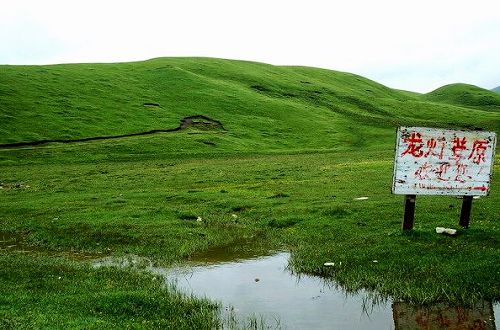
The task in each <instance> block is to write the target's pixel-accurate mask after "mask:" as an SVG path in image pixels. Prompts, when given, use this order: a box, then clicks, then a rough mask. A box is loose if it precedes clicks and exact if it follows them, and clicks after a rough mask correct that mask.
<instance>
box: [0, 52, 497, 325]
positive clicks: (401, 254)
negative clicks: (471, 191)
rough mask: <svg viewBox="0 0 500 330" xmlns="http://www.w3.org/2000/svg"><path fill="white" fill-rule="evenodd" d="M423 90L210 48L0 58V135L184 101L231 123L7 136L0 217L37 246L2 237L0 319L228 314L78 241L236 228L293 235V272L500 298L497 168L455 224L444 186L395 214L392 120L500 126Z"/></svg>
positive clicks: (145, 248)
mask: <svg viewBox="0 0 500 330" xmlns="http://www.w3.org/2000/svg"><path fill="white" fill-rule="evenodd" d="M461 88H463V89H467V87H464V86H462V87H461ZM470 92H471V93H473V92H474V93H476V94H477V93H479V92H478V91H477V89H475V88H472V87H471V88H470ZM480 92H481V93H485V92H483V91H480ZM433 93H434V92H433ZM431 94H432V93H431ZM451 94H453V93H450V95H451ZM484 95H486V94H484ZM450 97H451V96H450ZM431 99H432V97H431V96H430V94H427V95H419V94H415V93H408V92H404V91H397V90H392V89H389V88H387V87H384V86H382V85H379V84H377V83H375V82H373V81H370V80H367V79H365V78H362V77H359V76H356V75H352V74H348V73H341V72H334V71H328V70H321V69H314V68H304V67H275V66H270V65H265V64H259V63H250V62H240V61H228V60H215V59H201V58H193V59H191V58H188V59H181V58H178V59H154V60H150V61H145V62H137V63H123V64H81V65H56V66H0V116H1V120H0V131H1V134H0V143H15V142H26V141H37V140H40V139H79V138H85V137H93V136H113V135H121V134H130V133H137V132H143V131H148V130H151V129H169V128H175V127H177V126H178V125H179V121H180V120H181V119H182V118H184V117H187V116H192V115H204V116H208V117H210V118H212V119H214V120H218V121H220V122H221V123H222V124H223V125H224V128H225V129H226V131H223V130H207V129H201V128H189V129H186V130H183V131H179V132H173V133H159V134H155V135H149V136H138V137H129V138H122V139H114V140H102V141H93V142H86V143H70V144H62V143H53V144H48V145H44V146H38V147H25V148H14V149H0V186H1V187H2V188H1V189H0V226H1V231H3V232H9V233H15V234H16V235H17V237H18V239H22V240H23V243H22V244H23V245H24V249H27V250H32V252H30V253H27V254H22V253H20V252H16V251H13V250H12V249H6V248H3V249H2V250H1V251H0V268H1V272H2V276H1V281H0V286H2V292H8V294H7V295H5V296H3V297H2V300H0V313H1V314H0V316H1V317H0V319H3V320H4V321H2V322H3V324H2V326H4V327H9V326H10V327H14V328H16V327H21V328H22V327H24V328H29V327H33V328H71V327H73V328H82V327H91V326H95V327H97V328H106V327H109V328H112V327H113V324H115V323H116V324H118V327H121V328H124V327H137V328H141V327H152V328H154V327H166V328H169V327H170V328H193V327H194V328H198V325H197V324H203V323H189V322H203V321H202V320H207V321H206V322H205V323H204V324H206V325H207V326H208V327H217V326H220V323H218V322H220V321H219V320H218V319H217V317H216V316H215V314H214V310H215V308H216V307H215V305H214V304H212V303H209V302H206V301H202V300H198V299H191V298H187V297H184V296H182V295H179V294H176V293H175V292H174V291H171V290H169V289H161V290H160V289H159V288H158V286H157V285H156V284H155V283H153V281H152V280H151V277H150V276H148V275H145V274H133V273H130V272H125V271H110V270H102V269H101V270H95V269H91V268H89V265H88V262H85V261H77V260H73V259H72V258H74V256H75V255H76V254H77V253H78V254H81V253H84V254H90V255H94V256H99V255H124V254H137V255H141V256H147V257H149V258H152V259H154V260H155V261H156V262H158V263H161V264H163V265H167V266H168V265H169V264H170V263H172V262H174V261H179V260H183V259H184V258H187V257H188V256H189V255H191V254H193V253H196V252H200V251H204V250H207V249H210V248H213V247H216V246H224V245H231V244H238V242H241V241H255V242H260V243H265V244H269V245H272V246H275V247H283V248H288V249H290V250H291V251H292V260H291V266H292V267H293V268H294V269H295V270H296V271H300V272H306V273H311V274H318V275H322V276H326V277H328V278H331V279H333V280H335V281H337V282H338V283H340V284H341V285H342V286H344V287H345V288H346V289H347V290H354V291H355V290H358V289H362V288H365V289H369V290H374V291H375V292H376V293H378V294H382V295H389V296H392V297H395V298H396V299H402V300H406V301H410V302H418V303H428V302H435V301H449V302H452V303H456V304H460V303H471V302H473V301H475V300H476V299H479V298H481V299H487V300H495V301H498V300H499V298H500V286H499V283H500V277H499V274H500V266H499V265H498V262H497V260H498V259H499V252H498V242H499V239H500V228H499V226H498V221H499V220H500V217H499V214H500V212H499V211H500V210H499V205H500V193H499V192H500V190H499V189H497V187H498V186H499V185H500V179H499V178H498V175H496V174H495V175H494V177H493V184H492V187H493V188H492V192H491V195H490V196H488V197H485V198H481V199H479V200H474V203H473V215H472V220H471V228H470V229H468V230H460V231H459V235H458V236H457V237H448V236H442V235H437V234H435V233H434V228H435V227H437V226H444V227H455V228H456V227H457V226H458V216H459V212H460V202H461V201H460V200H459V199H456V198H452V197H437V196H436V197H420V196H419V197H418V198H417V210H416V222H415V229H414V231H413V232H411V233H403V232H401V230H400V227H401V220H402V219H401V218H402V205H403V197H402V196H394V195H391V194H390V186H391V183H392V182H391V180H392V166H393V165H392V163H393V147H394V141H395V129H396V127H397V126H398V125H400V124H405V125H426V126H433V127H458V128H474V127H476V128H482V129H489V130H496V131H498V130H499V128H500V114H499V112H498V108H497V107H496V106H494V105H492V104H487V105H481V104H465V103H463V102H462V103H460V104H458V103H457V102H451V101H450V98H444V99H438V98H434V99H432V100H431ZM144 103H158V104H159V105H160V106H159V107H151V106H144V105H143V104H144ZM497 154H498V153H497ZM494 170H495V171H496V172H498V170H499V161H498V157H497V160H496V165H495V169H494ZM362 196H366V197H368V199H367V200H355V198H357V197H362ZM233 214H236V215H237V216H236V217H234V216H233ZM198 217H201V218H202V221H201V222H197V221H196V219H197V218H198ZM374 260H376V261H377V262H374ZM325 262H335V263H336V265H339V264H340V262H342V266H336V267H329V268H326V267H324V266H323V264H324V263H325ZM61 273H63V274H67V275H63V276H62V279H63V280H60V281H58V280H57V279H58V278H59V276H61V275H59V274H61ZM44 274H47V276H45V277H44ZM16 278H19V280H16ZM64 279H66V280H64ZM107 283H112V285H111V286H110V287H109V290H108V289H107V288H108V287H107ZM18 297H21V299H17V298H18ZM66 302H70V303H66ZM89 302H95V304H94V305H95V306H96V307H95V308H97V309H95V308H94V307H93V308H94V309H88V308H87V305H88V304H89ZM54 306H58V308H54ZM153 311H154V313H153ZM158 311H160V312H158ZM170 311H171V312H170ZM184 312H185V313H187V314H184ZM155 313H157V314H155ZM152 314H155V315H152ZM19 315H28V316H29V317H27V318H20V317H19ZM186 315H189V316H188V317H187V316H186ZM72 316H74V317H72ZM76 316H78V317H76ZM149 321H151V322H152V323H151V324H149V323H147V322H149ZM96 322H102V324H101V323H96ZM143 322H146V323H143ZM162 322H163V323H162ZM168 322H170V323H168ZM183 322H188V323H183Z"/></svg>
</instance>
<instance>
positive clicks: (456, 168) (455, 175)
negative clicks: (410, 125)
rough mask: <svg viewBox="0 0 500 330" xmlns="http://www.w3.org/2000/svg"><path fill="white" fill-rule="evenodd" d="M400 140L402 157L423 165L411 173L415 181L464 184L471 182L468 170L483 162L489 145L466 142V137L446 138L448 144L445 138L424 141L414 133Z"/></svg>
mask: <svg viewBox="0 0 500 330" xmlns="http://www.w3.org/2000/svg"><path fill="white" fill-rule="evenodd" d="M402 139H403V142H404V144H405V149H404V151H403V152H402V153H401V157H414V158H416V159H422V161H423V163H422V162H421V161H418V167H417V168H416V170H414V173H413V175H414V178H415V179H417V180H419V181H424V180H438V181H450V182H460V183H464V182H467V181H468V180H470V179H472V174H471V173H469V172H470V171H471V170H470V168H471V166H472V165H473V164H476V165H481V164H482V163H485V162H486V159H485V157H486V151H487V149H488V144H489V141H488V140H486V139H472V138H469V139H470V140H469V139H468V137H467V136H457V135H454V136H453V137H450V136H448V140H447V138H446V137H445V136H444V135H443V136H431V137H428V138H426V137H425V136H424V134H423V133H421V132H415V131H414V132H411V133H409V134H407V135H406V136H404V137H403V138H402ZM424 159H425V160H424ZM416 161H417V160H416ZM472 167H474V166H472ZM479 171H481V169H479ZM478 174H479V173H478Z"/></svg>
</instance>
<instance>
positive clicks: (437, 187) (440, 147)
mask: <svg viewBox="0 0 500 330" xmlns="http://www.w3.org/2000/svg"><path fill="white" fill-rule="evenodd" d="M495 145H496V135H495V133H493V132H483V131H455V130H446V129H437V128H426V127H400V128H399V129H398V132H397V142H396V156H395V164H394V176H393V184H392V192H393V193H394V194H402V195H460V196H484V195H487V194H488V193H489V189H490V183H491V173H492V170H493V162H494V158H495V156H494V153H495Z"/></svg>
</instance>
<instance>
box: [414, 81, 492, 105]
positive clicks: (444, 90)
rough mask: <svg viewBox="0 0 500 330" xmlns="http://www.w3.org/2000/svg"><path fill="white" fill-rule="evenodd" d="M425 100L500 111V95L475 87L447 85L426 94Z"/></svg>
mask: <svg viewBox="0 0 500 330" xmlns="http://www.w3.org/2000/svg"><path fill="white" fill-rule="evenodd" d="M423 99H425V100H428V101H432V102H442V103H448V104H454V105H458V106H464V107H483V108H487V109H492V110H496V111H500V95H498V94H496V93H493V92H492V91H489V90H487V89H483V88H480V87H477V86H474V85H467V84H451V85H446V86H443V87H440V88H438V89H436V90H434V91H432V92H430V93H428V94H425V95H424V96H423Z"/></svg>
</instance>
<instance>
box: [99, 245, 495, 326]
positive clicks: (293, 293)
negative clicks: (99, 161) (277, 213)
mask: <svg viewBox="0 0 500 330" xmlns="http://www.w3.org/2000/svg"><path fill="white" fill-rule="evenodd" d="M289 256H290V255H289V253H287V252H268V253H267V255H263V253H262V251H258V252H255V251H251V250H245V249H242V250H239V251H238V250H230V249H218V250H211V251H208V252H206V253H203V254H198V255H195V256H192V258H191V259H190V261H189V262H188V263H187V264H182V265H180V266H178V267H173V268H170V269H165V268H159V267H154V266H153V264H152V263H151V261H150V260H148V259H142V258H137V257H125V258H121V259H113V258H105V259H103V260H101V261H98V262H96V263H94V266H95V267H102V266H118V267H132V268H136V269H144V270H147V271H149V272H152V273H154V274H157V275H160V276H162V277H163V278H164V279H165V282H166V283H167V284H170V283H175V284H176V286H177V288H178V289H180V290H181V291H183V292H185V293H188V294H194V295H196V296H202V297H203V296H205V297H208V298H210V299H212V300H216V301H219V302H221V304H222V306H223V310H224V313H225V315H224V318H225V319H232V318H235V319H237V320H239V321H240V323H243V324H244V323H245V322H246V320H248V318H249V317H255V318H256V319H257V320H259V321H260V320H264V322H265V323H266V324H267V325H268V326H270V327H271V328H275V327H277V328H283V329H496V327H498V321H497V324H496V325H495V319H494V314H495V313H497V315H498V313H500V305H499V304H496V305H495V306H493V304H492V303H491V302H478V303H477V304H476V306H474V307H473V308H468V309H467V308H461V307H450V306H448V305H446V304H436V305H433V306H415V305H411V304H407V303H404V302H396V301H392V300H385V301H380V300H378V301H377V300H374V295H370V294H369V293H367V292H358V293H356V294H348V293H346V292H345V291H344V290H342V288H340V287H338V286H336V285H335V284H334V283H331V282H327V281H325V280H323V279H321V278H318V277H314V276H307V275H301V276H297V275H294V274H292V272H290V271H289V270H288V269H287V263H288V258H289Z"/></svg>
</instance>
